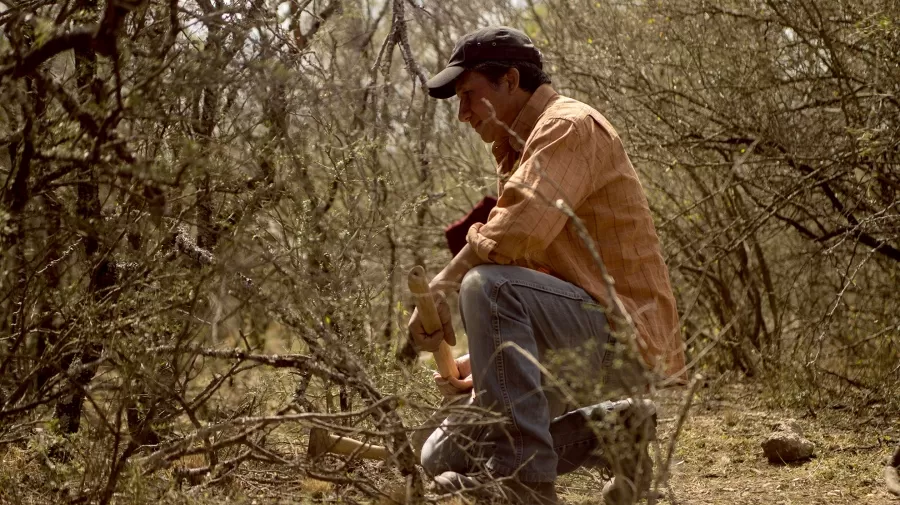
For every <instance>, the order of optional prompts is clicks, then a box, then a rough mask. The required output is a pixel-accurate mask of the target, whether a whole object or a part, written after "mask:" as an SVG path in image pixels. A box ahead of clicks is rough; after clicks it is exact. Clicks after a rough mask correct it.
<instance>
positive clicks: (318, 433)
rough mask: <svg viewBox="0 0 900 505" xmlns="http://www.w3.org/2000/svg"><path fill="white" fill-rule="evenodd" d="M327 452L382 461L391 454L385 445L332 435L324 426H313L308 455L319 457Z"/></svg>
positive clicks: (310, 433)
mask: <svg viewBox="0 0 900 505" xmlns="http://www.w3.org/2000/svg"><path fill="white" fill-rule="evenodd" d="M325 453H329V454H340V455H342V456H357V457H360V458H365V459H378V460H382V461H383V460H386V459H388V457H390V455H391V453H390V452H389V451H388V450H387V448H385V447H383V446H380V445H375V444H372V443H368V442H367V443H363V442H360V441H359V440H353V439H352V438H345V437H339V436H336V435H332V434H330V433H328V432H327V431H325V430H324V429H322V428H312V429H311V430H310V432H309V448H308V449H307V455H308V456H309V457H310V458H317V457H319V456H321V455H322V454H325Z"/></svg>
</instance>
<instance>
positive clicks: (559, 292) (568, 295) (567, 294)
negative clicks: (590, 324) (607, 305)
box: [504, 279, 593, 302]
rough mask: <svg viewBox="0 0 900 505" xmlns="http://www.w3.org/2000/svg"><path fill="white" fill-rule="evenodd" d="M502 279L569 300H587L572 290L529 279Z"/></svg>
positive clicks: (506, 282) (514, 284)
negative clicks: (564, 289) (545, 284)
mask: <svg viewBox="0 0 900 505" xmlns="http://www.w3.org/2000/svg"><path fill="white" fill-rule="evenodd" d="M504 281H505V282H504V283H505V284H511V285H513V286H525V287H527V288H531V289H535V290H537V291H543V292H544V293H550V294H553V295H557V296H562V297H564V298H568V299H570V300H581V301H587V300H585V299H584V298H585V297H584V296H582V295H580V294H578V293H576V292H574V291H563V290H562V289H556V288H552V287H549V286H544V285H541V284H538V283H536V282H531V281H522V280H513V279H505V280H504ZM590 301H592V302H593V299H590Z"/></svg>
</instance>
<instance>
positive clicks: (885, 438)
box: [0, 386, 900, 505]
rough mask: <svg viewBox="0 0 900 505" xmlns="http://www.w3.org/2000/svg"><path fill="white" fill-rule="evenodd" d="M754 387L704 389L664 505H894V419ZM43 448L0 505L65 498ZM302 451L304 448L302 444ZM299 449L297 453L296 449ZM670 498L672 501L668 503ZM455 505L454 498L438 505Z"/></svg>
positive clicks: (65, 471)
mask: <svg viewBox="0 0 900 505" xmlns="http://www.w3.org/2000/svg"><path fill="white" fill-rule="evenodd" d="M680 394H683V392H681V391H668V392H665V393H663V394H662V395H661V396H660V398H659V405H660V438H661V442H662V446H663V449H664V447H665V443H666V442H667V440H668V437H669V436H670V434H671V432H672V430H673V429H674V424H675V413H676V412H677V411H678V408H679V403H680V400H681V399H680V397H679V395H680ZM761 398H762V394H761V392H760V390H759V389H758V388H756V387H754V386H725V387H722V388H719V389H717V390H711V389H705V390H701V391H700V393H698V395H697V397H696V398H695V406H694V408H693V409H692V411H691V416H690V419H689V420H688V422H687V423H686V424H685V426H684V428H683V432H682V436H681V439H680V441H679V444H678V448H677V452H676V455H675V457H674V459H673V461H674V464H673V468H672V477H671V481H670V489H671V494H670V495H669V497H667V498H666V499H663V500H662V501H661V503H666V504H675V503H677V504H691V505H712V504H722V505H755V504H760V505H763V504H765V505H794V504H796V505H800V504H804V505H805V504H823V505H832V504H834V505H836V504H871V505H881V504H884V505H889V504H896V503H900V501H897V500H892V499H891V498H890V497H889V495H888V494H887V492H886V491H885V490H884V485H883V482H882V481H881V477H880V471H881V467H882V464H883V462H884V460H885V458H886V457H887V456H888V454H889V453H890V450H891V446H892V442H891V440H896V439H897V438H898V435H900V433H898V431H897V430H898V427H897V425H896V424H892V423H896V420H895V419H890V418H887V417H881V416H877V415H873V414H872V413H868V414H867V415H859V414H854V413H853V412H851V411H849V410H831V411H820V412H818V413H817V415H816V416H815V417H812V416H809V415H807V416H804V415H803V413H802V412H793V411H790V410H785V409H775V408H771V407H768V406H767V405H766V404H765V402H764V401H763V400H762V399H761ZM788 417H790V418H794V419H797V420H798V422H799V424H800V425H801V426H802V428H803V429H804V432H805V435H806V437H807V438H809V439H810V440H812V441H813V442H814V443H815V444H816V457H815V458H813V459H811V460H809V461H806V462H803V463H798V464H792V465H772V464H769V463H768V462H767V461H766V459H765V457H764V456H763V454H762V449H761V447H760V441H761V440H762V439H763V437H765V435H766V434H767V433H769V431H770V430H771V428H772V427H773V425H774V424H775V423H776V422H777V421H779V420H782V419H784V418H788ZM45 445H46V444H40V443H33V442H32V443H31V444H29V445H24V444H18V445H16V444H10V445H7V446H6V447H3V448H0V503H3V504H7V503H10V504H27V505H31V504H43V503H52V502H57V503H59V502H61V501H65V499H66V498H67V497H66V489H67V485H66V480H67V479H76V478H77V476H78V468H77V465H78V462H77V460H76V461H74V462H72V463H69V464H57V465H55V466H54V465H53V464H52V463H50V461H49V460H48V458H46V457H45V456H44V454H45V449H46V447H45ZM299 445H302V444H299ZM299 445H298V447H299ZM192 458H194V459H196V461H195V460H194V459H191V458H186V459H185V461H182V462H181V464H182V465H184V466H186V467H193V466H202V465H203V464H205V461H204V460H203V457H202V456H197V457H192ZM349 470H350V472H351V473H353V474H356V475H365V476H366V477H367V478H369V479H371V480H372V481H373V482H374V483H376V484H377V485H378V487H379V489H380V490H382V491H383V492H385V493H386V494H387V495H389V496H391V497H393V498H400V497H401V496H403V494H404V493H403V491H404V488H403V485H402V482H401V481H400V479H399V477H398V475H397V474H396V473H395V472H393V471H389V470H388V469H387V468H386V467H385V466H384V465H383V464H380V463H375V462H370V461H366V462H359V463H357V464H354V465H351V467H350V469H349ZM125 481H126V482H123V486H122V492H121V493H120V494H119V495H118V497H117V500H116V503H133V504H142V503H150V502H156V503H159V504H161V505H162V504H173V505H174V504H184V505H205V504H207V503H208V504H213V503H216V504H221V503H237V504H248V505H252V504H254V503H255V504H257V505H258V504H262V503H291V504H301V503H324V502H337V503H340V502H345V501H346V499H348V498H349V499H352V500H354V501H357V502H360V503H378V504H387V503H391V500H390V499H387V498H384V497H383V498H381V499H376V500H373V501H367V499H365V498H364V497H363V496H361V494H360V493H359V492H358V491H356V490H353V489H351V488H348V487H346V486H342V485H340V484H333V483H329V482H322V481H318V480H315V479H311V478H309V477H308V476H306V475H305V474H304V472H303V471H301V470H299V469H293V470H291V469H285V468H282V469H272V468H266V467H264V466H261V465H258V464H246V465H244V466H243V467H242V468H241V469H240V470H239V471H238V472H235V474H234V476H233V477H232V478H231V479H229V480H228V481H227V482H224V483H222V484H221V485H217V486H214V487H205V486H195V487H191V486H188V485H184V484H182V485H176V483H174V480H173V479H172V474H171V472H162V473H160V474H159V475H155V476H152V477H150V478H144V477H141V476H139V475H136V474H132V475H130V476H129V477H127V478H126V479H125ZM602 484H603V480H602V476H601V475H600V473H599V472H595V471H580V472H577V473H576V474H574V475H571V476H565V477H563V478H562V479H561V481H560V496H561V498H562V499H563V500H564V502H565V503H568V504H573V505H574V504H590V503H598V502H599V490H600V489H601V487H602ZM672 496H674V498H675V500H674V501H671V497H672ZM443 503H444V504H446V505H461V504H462V503H463V501H462V500H460V499H452V500H448V501H444V502H443Z"/></svg>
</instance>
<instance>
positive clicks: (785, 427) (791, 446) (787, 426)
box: [762, 421, 816, 463]
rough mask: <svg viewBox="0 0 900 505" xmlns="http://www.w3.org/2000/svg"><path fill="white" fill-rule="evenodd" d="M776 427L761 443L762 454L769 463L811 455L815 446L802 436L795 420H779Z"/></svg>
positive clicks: (797, 459)
mask: <svg viewBox="0 0 900 505" xmlns="http://www.w3.org/2000/svg"><path fill="white" fill-rule="evenodd" d="M777 428H778V429H777V431H775V433H772V434H771V435H769V436H768V437H767V438H766V439H765V440H764V441H763V443H762V448H763V454H765V455H766V458H768V459H769V462H770V463H789V462H791V461H799V460H803V459H807V458H811V457H812V456H813V453H814V452H815V448H816V446H815V445H814V444H813V443H812V442H810V441H809V440H807V439H805V438H803V435H802V432H801V431H800V426H799V425H798V424H797V422H796V421H784V422H781V423H779V424H778V427H777Z"/></svg>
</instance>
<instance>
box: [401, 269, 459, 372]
mask: <svg viewBox="0 0 900 505" xmlns="http://www.w3.org/2000/svg"><path fill="white" fill-rule="evenodd" d="M407 282H408V284H409V290H410V291H411V292H412V294H413V295H415V297H416V308H418V309H419V317H420V318H421V319H422V326H424V327H425V331H426V332H428V333H433V332H435V331H437V330H439V329H440V328H441V318H440V316H438V312H437V307H435V306H434V298H432V297H431V289H430V288H429V287H428V281H427V280H425V269H424V268H422V267H421V266H418V265H417V266H414V267H413V268H412V270H410V271H409V276H408V278H407ZM434 361H435V363H437V369H438V373H440V374H441V377H443V378H445V379H446V378H447V377H453V378H454V379H458V378H459V369H458V368H456V360H455V359H453V353H452V352H450V346H449V345H447V342H445V341H443V340H442V341H441V343H440V345H439V346H438V350H437V351H435V353H434Z"/></svg>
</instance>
